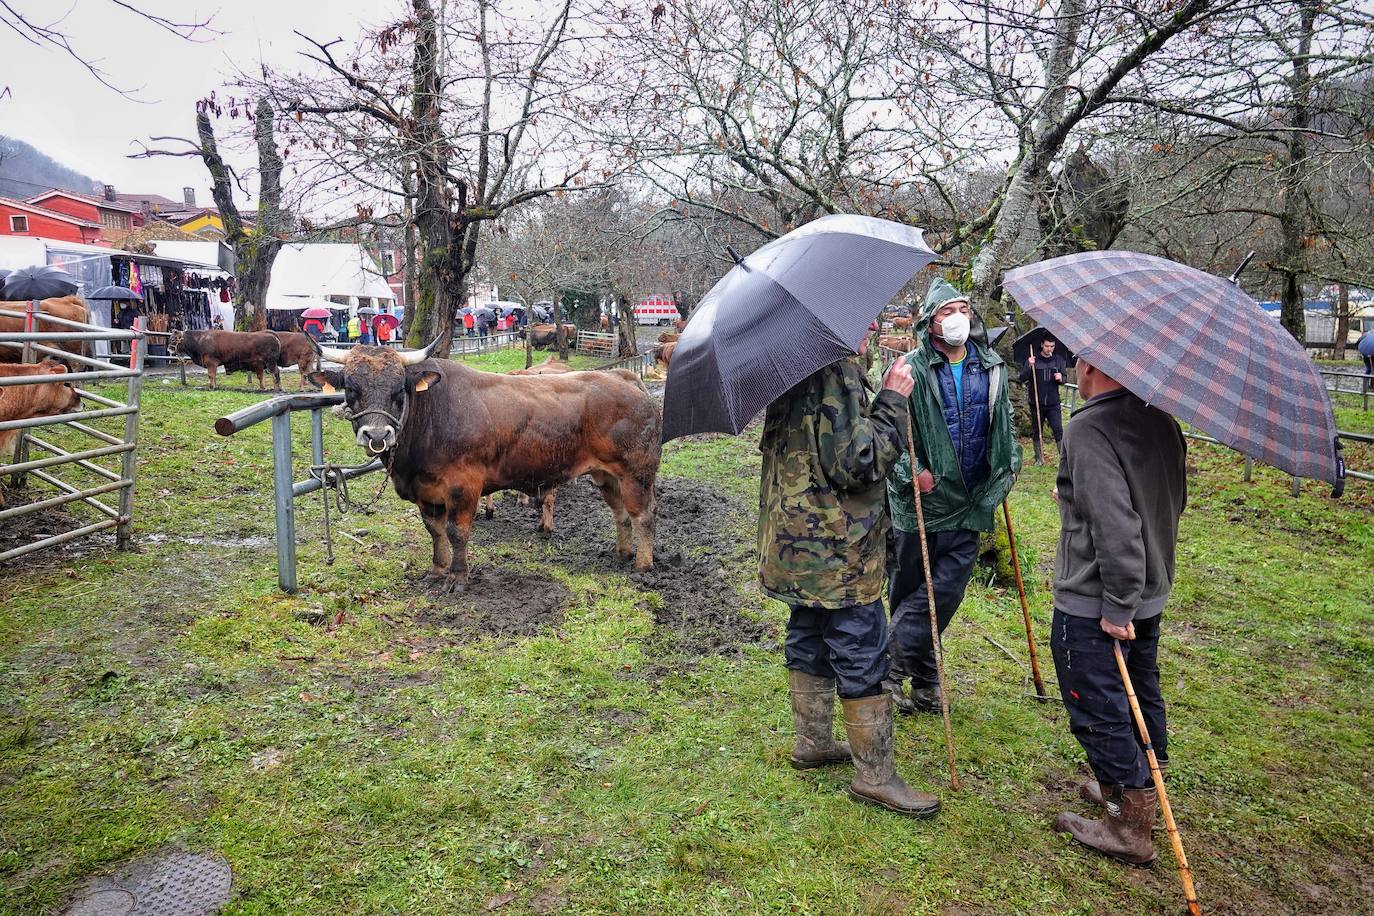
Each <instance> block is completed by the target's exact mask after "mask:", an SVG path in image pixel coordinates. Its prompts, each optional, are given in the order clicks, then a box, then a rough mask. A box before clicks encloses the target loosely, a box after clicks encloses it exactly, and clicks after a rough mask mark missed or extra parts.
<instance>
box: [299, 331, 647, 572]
mask: <svg viewBox="0 0 1374 916" xmlns="http://www.w3.org/2000/svg"><path fill="white" fill-rule="evenodd" d="M446 344H447V341H446V340H444V339H442V338H440V339H438V340H435V341H434V342H433V343H432V344H430V345H429V347H427V348H425V349H423V350H412V351H398V350H394V349H391V348H389V347H367V346H360V347H354V348H353V349H352V350H342V349H336V348H332V347H320V348H319V353H320V358H321V359H323V360H326V361H329V362H334V363H338V364H340V365H341V366H342V369H328V370H321V371H319V372H315V373H312V374H311V380H312V381H314V382H315V383H316V384H319V385H321V386H322V387H325V388H326V390H329V388H330V387H332V388H337V389H342V390H343V392H344V398H345V402H346V407H347V411H348V415H349V418H350V419H351V421H352V423H353V430H354V432H355V433H356V434H357V442H358V445H360V446H362V447H363V448H365V449H366V450H367V451H368V452H369V453H370V454H373V455H378V456H380V457H381V458H382V461H383V462H384V463H385V465H386V467H387V469H388V471H389V473H390V474H391V479H392V483H393V485H394V486H395V488H396V495H398V496H400V497H401V498H402V499H404V500H406V501H408V502H413V503H415V504H416V505H417V506H418V507H419V509H420V517H421V518H422V519H423V520H424V523H425V527H426V528H427V529H428V530H429V534H430V538H431V539H432V540H433V544H434V553H433V559H434V562H433V566H431V567H430V570H429V572H428V573H427V576H429V577H432V578H438V579H444V580H445V581H446V583H447V586H448V588H449V589H450V590H454V591H462V590H463V589H464V588H466V586H467V578H468V563H467V546H468V537H469V534H470V533H471V530H472V521H473V517H474V515H475V514H476V512H477V507H478V504H479V503H480V502H481V499H482V496H483V495H484V494H486V493H494V492H496V491H498V490H519V491H520V492H523V493H527V494H529V495H531V496H542V495H543V494H544V493H546V492H547V491H549V490H550V489H552V488H554V487H558V486H561V485H562V484H564V483H567V482H568V481H570V480H572V479H573V478H576V477H579V476H581V475H583V474H587V475H589V476H590V477H591V478H592V480H593V481H594V482H595V483H596V485H597V487H598V488H599V489H600V490H601V495H602V498H603V499H605V501H606V504H607V505H608V506H609V507H610V508H611V512H612V514H613V515H614V516H615V521H616V549H617V552H618V553H619V554H620V555H621V556H622V557H625V558H629V557H631V556H633V557H634V565H635V568H636V569H648V568H649V567H651V566H652V565H653V561H654V553H653V540H654V519H655V503H654V480H655V478H656V477H657V475H658V463H659V451H660V444H659V441H660V426H661V419H660V416H659V411H658V407H657V405H656V403H655V402H654V400H653V398H652V397H651V396H650V395H649V394H648V392H646V391H645V390H644V389H643V387H642V386H639V385H637V384H635V383H633V382H631V381H629V380H627V379H626V378H624V377H622V376H621V375H620V374H618V373H614V372H572V373H567V374H565V375H552V376H543V377H540V376H510V375H498V374H494V373H486V372H479V371H477V370H475V369H470V368H468V367H467V366H463V365H459V364H458V363H454V362H450V361H449V360H447V359H441V358H434V357H435V355H436V354H439V353H444V352H446V350H445V345H446Z"/></svg>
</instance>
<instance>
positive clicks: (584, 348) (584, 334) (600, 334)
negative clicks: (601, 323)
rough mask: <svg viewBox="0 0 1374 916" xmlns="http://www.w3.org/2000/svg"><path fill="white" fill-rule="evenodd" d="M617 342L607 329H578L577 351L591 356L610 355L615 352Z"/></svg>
mask: <svg viewBox="0 0 1374 916" xmlns="http://www.w3.org/2000/svg"><path fill="white" fill-rule="evenodd" d="M618 346H619V342H618V340H617V338H616V335H615V334H612V333H611V332H609V331H578V332H577V352H578V353H588V354H591V355H593V356H610V355H611V354H612V353H614V352H616V349H617V348H618Z"/></svg>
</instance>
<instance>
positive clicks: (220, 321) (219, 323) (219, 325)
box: [210, 314, 224, 331]
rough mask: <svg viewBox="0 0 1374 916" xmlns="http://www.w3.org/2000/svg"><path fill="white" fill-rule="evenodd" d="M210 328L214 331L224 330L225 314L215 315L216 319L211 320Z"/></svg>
mask: <svg viewBox="0 0 1374 916" xmlns="http://www.w3.org/2000/svg"><path fill="white" fill-rule="evenodd" d="M210 330H212V331H223V330H224V316H223V315H218V314H217V315H215V319H214V320H213V321H211V322H210Z"/></svg>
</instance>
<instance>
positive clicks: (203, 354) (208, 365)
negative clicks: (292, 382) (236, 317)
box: [169, 331, 305, 391]
mask: <svg viewBox="0 0 1374 916" xmlns="http://www.w3.org/2000/svg"><path fill="white" fill-rule="evenodd" d="M300 336H305V335H300ZM281 348H282V345H281V341H279V340H278V339H277V335H276V334H273V333H271V332H270V331H249V332H244V331H181V332H179V333H176V334H173V335H172V343H171V347H170V348H169V349H170V350H171V352H172V353H173V354H175V355H176V356H184V357H186V358H187V359H189V360H190V361H191V362H193V363H195V364H196V365H197V366H200V367H201V368H202V369H204V370H205V371H206V372H207V373H209V375H210V387H211V388H216V387H218V383H217V382H216V381H215V373H216V371H218V370H219V369H220V368H223V369H224V371H225V372H238V371H243V372H252V373H254V374H255V375H257V377H258V388H259V389H262V390H265V389H266V387H267V386H266V385H264V384H263V381H262V374H263V373H264V372H271V373H272V382H273V386H274V387H275V388H276V389H277V390H278V391H280V390H281V370H280V369H279V368H278V367H277V359H278V358H279V357H280V356H281Z"/></svg>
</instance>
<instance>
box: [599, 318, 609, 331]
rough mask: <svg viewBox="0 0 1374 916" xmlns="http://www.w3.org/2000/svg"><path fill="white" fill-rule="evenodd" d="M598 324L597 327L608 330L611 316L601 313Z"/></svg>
mask: <svg viewBox="0 0 1374 916" xmlns="http://www.w3.org/2000/svg"><path fill="white" fill-rule="evenodd" d="M598 326H599V327H600V328H601V330H603V331H609V330H610V329H611V318H610V316H609V315H602V316H601V321H600V322H598Z"/></svg>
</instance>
